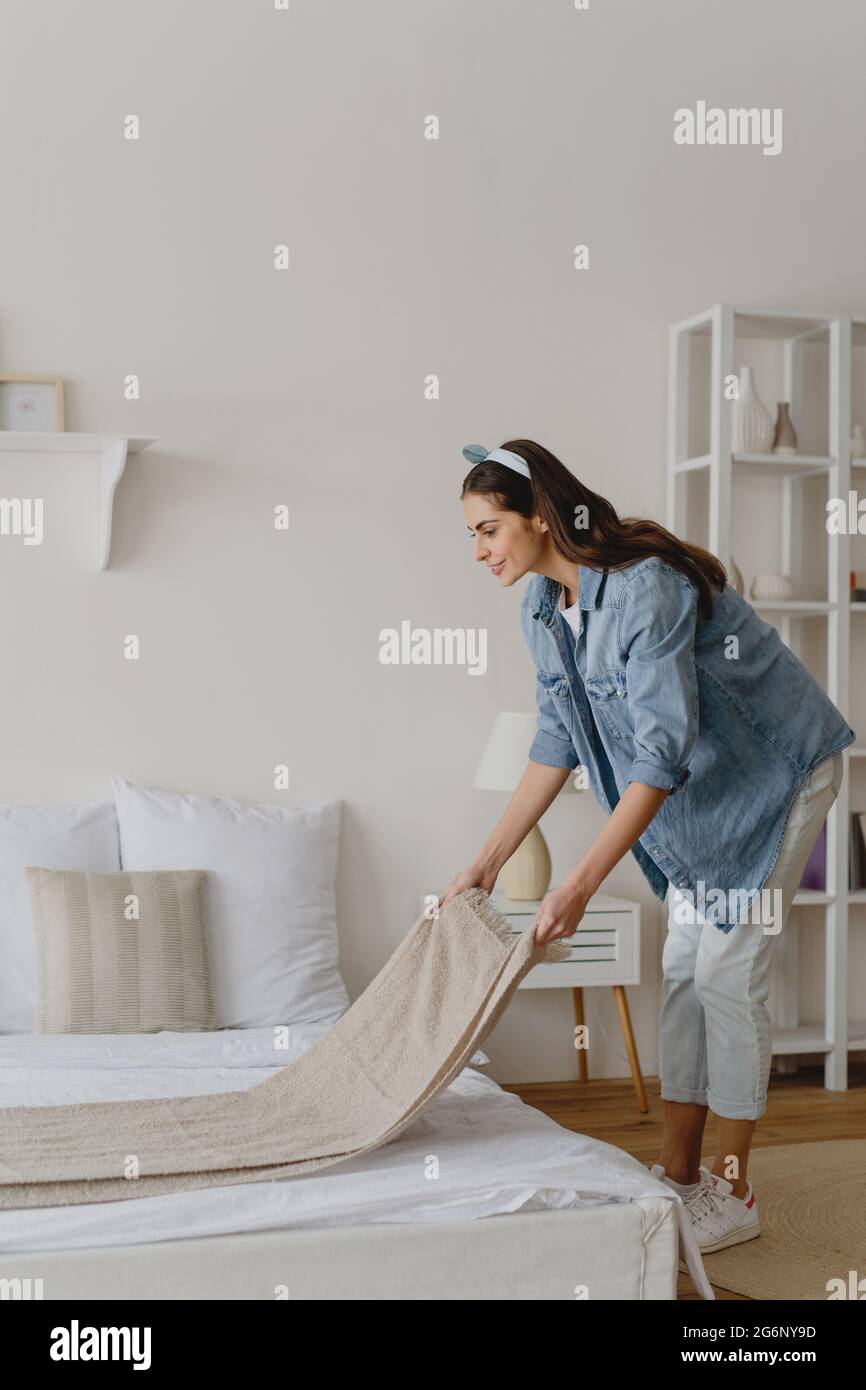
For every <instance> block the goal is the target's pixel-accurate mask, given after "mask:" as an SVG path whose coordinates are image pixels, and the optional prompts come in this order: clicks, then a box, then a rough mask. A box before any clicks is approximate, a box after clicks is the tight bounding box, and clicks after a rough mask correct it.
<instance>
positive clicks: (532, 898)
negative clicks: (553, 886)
mask: <svg viewBox="0 0 866 1390" xmlns="http://www.w3.org/2000/svg"><path fill="white" fill-rule="evenodd" d="M499 878H500V881H501V883H502V887H503V888H504V890H505V892H506V894H507V896H508V897H509V898H510V899H511V900H512V902H536V901H537V900H538V899H539V898H543V897H544V895H545V893H546V892H547V890H548V888H549V887H550V850H549V849H548V848H547V842H546V840H545V838H544V836H543V835H542V833H541V831H540V830H539V828H538V826H537V825H534V826H533V827H532V829H531V830H530V832H529V834H528V835H527V837H526V839H525V840H524V841H523V842H522V843H521V844H519V845H518V846H517V849H516V850H515V851H514V853H513V854H512V856H511V858H510V859H509V860H507V861H506V863H505V864H503V866H502V869H501V870H500V873H499Z"/></svg>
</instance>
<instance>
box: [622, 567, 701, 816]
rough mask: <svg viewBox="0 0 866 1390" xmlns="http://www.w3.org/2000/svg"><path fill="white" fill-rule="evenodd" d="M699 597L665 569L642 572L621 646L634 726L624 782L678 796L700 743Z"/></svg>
mask: <svg viewBox="0 0 866 1390" xmlns="http://www.w3.org/2000/svg"><path fill="white" fill-rule="evenodd" d="M697 604H698V591H697V589H696V588H695V586H694V585H693V584H691V583H690V582H689V580H688V579H686V577H685V575H680V574H677V573H675V572H673V571H672V570H670V569H667V568H658V567H649V568H647V569H644V570H641V571H640V572H639V573H638V574H637V575H635V577H634V579H633V580H632V581H631V582H630V583H629V584H628V586H627V587H626V590H625V592H624V595H623V603H622V611H621V613H620V626H619V645H620V650H621V651H622V653H623V655H624V656H625V657H626V668H625V673H626V687H627V693H628V703H629V711H630V713H631V717H632V722H633V726H634V758H633V760H632V763H631V766H630V768H629V771H628V781H629V782H642V783H643V784H644V785H645V786H649V787H659V788H661V789H663V790H666V791H683V790H684V789H685V784H686V782H687V781H688V779H689V777H690V776H691V773H690V772H689V768H688V764H689V762H690V760H691V758H692V755H693V753H694V751H695V747H696V745H697V741H698V677H697V670H696V668H695V631H696V625H697Z"/></svg>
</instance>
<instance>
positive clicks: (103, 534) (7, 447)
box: [0, 430, 157, 570]
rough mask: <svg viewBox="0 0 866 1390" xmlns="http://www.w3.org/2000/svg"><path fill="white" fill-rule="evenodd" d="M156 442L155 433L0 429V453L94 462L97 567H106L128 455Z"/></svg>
mask: <svg viewBox="0 0 866 1390" xmlns="http://www.w3.org/2000/svg"><path fill="white" fill-rule="evenodd" d="M156 442H157V437H156V435H153V434H147V435H138V436H136V435H127V434H81V433H78V432H75V431H72V430H57V431H54V430H51V431H42V430H0V454H2V453H6V454H37V455H38V454H70V455H71V454H89V455H91V456H92V457H93V459H94V460H95V463H96V480H97V483H96V487H97V499H96V504H97V506H98V508H99V529H98V538H97V553H96V556H95V557H94V565H95V568H96V569H97V570H106V569H108V564H109V560H110V557H111V522H112V517H113V514H114V494H115V491H116V489H117V484H118V483H119V482H120V479H121V478H122V477H123V470H124V469H125V467H126V460H127V457H128V455H129V454H138V453H141V451H142V449H146V448H147V447H148V445H150V444H155V443H156Z"/></svg>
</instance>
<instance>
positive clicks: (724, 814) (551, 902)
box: [442, 439, 855, 1251]
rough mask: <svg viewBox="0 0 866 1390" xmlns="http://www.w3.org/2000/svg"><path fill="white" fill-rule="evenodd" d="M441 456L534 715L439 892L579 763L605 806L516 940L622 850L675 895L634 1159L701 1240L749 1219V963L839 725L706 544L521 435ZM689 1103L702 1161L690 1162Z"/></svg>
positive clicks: (777, 906) (762, 1075)
mask: <svg viewBox="0 0 866 1390" xmlns="http://www.w3.org/2000/svg"><path fill="white" fill-rule="evenodd" d="M463 453H464V455H465V457H466V458H467V459H468V460H469V461H470V462H472V463H473V464H474V467H473V468H472V470H471V472H470V473H469V474H468V475H467V477H466V479H465V481H464V483H463V492H462V501H463V510H464V513H465V516H466V521H467V523H468V526H469V530H470V532H471V533H472V534H473V536H474V538H475V558H476V559H477V560H480V561H481V562H482V563H484V564H486V565H487V566H488V568H489V569H490V572H491V574H492V575H493V576H494V577H495V578H496V579H497V580H498V582H499V584H500V585H501V586H503V587H504V588H510V587H511V585H512V584H516V583H517V581H518V580H519V579H522V578H523V576H524V575H526V574H529V573H531V574H532V575H533V577H532V578H531V579H530V581H529V584H528V585H527V586H526V589H525V592H524V596H523V601H522V606H521V623H522V627H523V631H524V635H525V636H526V639H527V642H528V645H529V649H530V652H531V653H532V658H533V661H534V663H535V666H536V669H537V683H536V697H537V704H538V730H537V733H536V736H535V738H534V740H533V743H532V746H531V747H530V749H529V753H528V758H529V761H528V765H527V768H526V770H525V772H524V773H523V776H522V777H521V780H520V782H519V784H518V786H517V788H516V790H515V792H514V795H513V796H512V798H511V800H510V802H509V804H508V807H507V809H506V811H505V813H504V815H503V816H502V818H501V820H500V821H499V823H498V824H497V825H496V827H495V829H494V830H493V833H492V834H491V836H490V838H489V839H488V840H487V842H486V844H484V845H483V846H482V848H481V850H480V851H479V853H478V855H477V856H476V858H475V860H474V862H473V863H472V864H471V865H470V866H469V868H468V869H465V870H464V871H463V872H462V873H461V874H458V875H457V877H456V878H455V879H454V880H453V881H452V883H451V884H450V885H449V887H448V889H447V890H446V892H445V894H444V895H443V897H442V903H443V904H444V903H445V902H447V901H448V899H449V898H451V897H453V896H454V895H455V894H456V893H460V892H462V891H463V890H464V889H466V888H471V887H476V886H479V887H482V888H485V889H487V891H488V892H489V891H491V890H492V889H493V886H494V884H495V882H496V878H497V875H498V873H499V870H500V869H501V867H502V865H503V864H504V863H505V861H506V860H507V859H508V858H509V856H510V855H511V854H512V853H513V852H514V850H515V849H516V848H517V846H518V845H519V844H520V843H521V842H522V841H523V839H524V838H525V836H526V835H527V833H528V832H529V830H530V829H531V828H532V826H534V825H535V824H536V822H537V821H538V820H539V819H540V817H541V816H542V815H543V814H544V812H545V811H546V810H547V808H548V807H549V806H550V804H551V802H552V801H553V799H554V797H555V796H556V795H557V793H558V792H559V791H560V789H561V787H562V786H563V784H564V783H565V782H566V780H567V779H568V775H569V770H570V769H573V768H575V767H577V766H581V767H583V768H585V769H586V775H587V776H588V778H589V783H590V785H591V787H592V790H593V793H594V795H595V797H596V800H597V801H598V802H599V803H600V804H601V806H603V807H604V809H605V810H606V811H608V812H610V813H611V815H610V820H609V821H608V823H607V824H606V826H605V828H604V829H603V830H602V832H601V834H600V835H599V836H598V837H597V839H596V840H595V842H594V843H593V844H592V845H590V847H589V848H588V849H587V850H586V852H585V853H584V854H583V856H582V857H581V859H580V860H579V862H578V863H577V864H576V866H575V867H574V868H573V869H572V870H571V872H570V873H569V874H568V875H567V876H566V878H565V879H564V880H563V882H562V883H561V884H560V885H559V886H558V887H556V888H554V889H553V891H551V892H549V893H548V894H547V896H546V897H545V898H544V900H543V902H542V904H541V906H540V909H539V912H538V917H537V922H536V925H535V941H536V942H537V944H539V945H542V944H544V943H545V942H548V941H552V940H555V939H556V938H559V937H565V936H572V935H573V934H574V932H575V931H576V930H577V926H578V923H579V922H580V920H581V918H582V916H583V914H584V911H585V909H586V905H587V903H588V901H589V899H590V898H591V897H592V895H593V894H594V893H596V892H597V891H598V890H599V888H600V887H601V885H602V883H603V882H604V880H605V878H606V877H607V875H608V874H609V873H610V871H611V869H612V868H613V867H614V865H615V864H617V863H618V862H619V860H620V859H621V858H622V857H623V855H624V854H625V853H626V851H628V850H631V852H632V854H633V855H634V856H635V858H636V860H637V862H638V864H639V865H640V867H641V870H642V871H643V873H644V875H645V877H646V878H647V880H648V882H649V884H650V887H651V888H652V889H653V892H654V893H655V894H656V896H657V897H658V898H659V899H660V901H662V902H663V901H664V900H665V898H666V895H667V892H668V889H669V887H671V886H673V888H674V889H675V895H674V898H673V901H672V903H671V911H670V914H669V926H668V935H667V938H666V941H665V947H664V953H663V957H662V968H663V976H664V1002H663V1007H662V1017H661V1028H660V1075H661V1096H662V1099H663V1101H664V1132H663V1137H662V1148H661V1154H660V1157H659V1163H658V1164H657V1165H655V1166H654V1167H653V1172H654V1173H655V1174H656V1176H658V1177H659V1178H661V1179H662V1180H663V1181H665V1182H668V1183H669V1184H670V1185H671V1186H673V1187H674V1188H675V1189H676V1190H677V1191H678V1192H679V1193H680V1194H681V1196H682V1197H683V1199H684V1201H685V1203H686V1206H687V1208H688V1210H689V1213H690V1216H691V1218H692V1222H693V1224H694V1228H695V1233H696V1236H697V1239H698V1242H699V1244H700V1245H701V1248H702V1249H703V1250H705V1251H710V1250H719V1249H721V1248H722V1247H723V1246H726V1245H731V1244H734V1243H737V1242H739V1241H742V1240H748V1239H750V1238H752V1237H753V1236H756V1235H758V1234H759V1232H760V1227H759V1224H758V1211H757V1205H756V1202H755V1199H754V1196H753V1194H752V1189H751V1184H750V1183H749V1182H748V1179H747V1177H746V1168H747V1164H748V1156H749V1148H750V1145H751V1141H752V1135H753V1132H754V1128H755V1122H756V1120H757V1119H758V1118H759V1117H760V1116H761V1115H762V1114H763V1113H764V1110H765V1108H766V1093H767V1084H768V1080H769V1071H770V1058H771V1040H770V1019H769V1014H768V1011H767V1008H766V1003H765V1001H766V998H767V994H768V991H769V965H770V958H771V955H772V952H773V949H774V945H775V942H776V941H777V939H778V936H779V934H780V931H781V928H782V925H783V923H784V920H785V917H786V915H787V912H788V909H789V908H790V905H791V900H792V898H793V896H794V894H795V892H796V891H797V887H798V885H799V883H800V879H801V876H802V872H803V869H804V866H805V864H806V860H807V859H808V857H809V854H810V852H811V850H812V847H813V845H814V843H815V841H816V839H817V837H818V834H819V832H820V829H821V826H822V824H823V822H824V819H825V817H826V814H827V812H828V811H829V809H830V807H831V805H832V804H833V802H834V800H835V799H836V795H837V793H838V790H839V785H840V782H841V778H842V767H843V764H842V753H841V749H843V748H845V747H846V746H847V745H848V744H850V743H851V742H853V740H854V737H855V734H854V730H853V729H852V728H851V727H850V726H849V725H848V724H847V723H846V721H845V719H844V718H843V717H842V715H841V713H840V711H839V710H838V709H837V708H836V706H835V705H834V704H833V702H832V701H831V700H830V699H829V698H828V696H827V695H826V694H825V692H824V691H823V690H822V689H821V687H820V685H819V684H818V683H817V681H815V680H814V679H813V678H812V676H811V675H810V674H809V672H808V671H807V670H806V668H805V666H803V665H802V663H801V662H800V661H799V660H798V659H797V657H796V656H794V654H793V653H792V652H791V651H790V650H789V648H788V647H787V646H786V645H785V644H784V643H783V642H782V640H781V638H780V637H779V635H778V633H777V632H776V631H775V629H774V628H773V627H771V626H770V625H769V624H768V623H765V622H764V621H763V620H762V619H761V618H759V617H758V615H757V614H756V613H755V611H754V609H753V608H752V607H751V605H750V604H749V603H747V602H746V601H745V600H744V599H743V598H741V597H740V595H739V594H737V593H735V592H734V591H733V590H732V589H731V588H730V587H729V586H728V585H727V577H726V573H725V569H724V566H723V565H722V564H721V563H720V562H719V561H718V560H717V559H716V558H715V557H714V556H713V555H711V554H710V553H709V552H708V551H706V550H702V549H701V548H700V547H698V546H693V545H688V544H687V543H686V542H685V541H681V540H679V539H678V538H677V537H676V536H674V535H672V534H671V532H670V531H667V530H665V528H664V527H663V526H659V525H657V524H656V523H655V522H653V521H647V520H636V519H634V518H619V517H618V516H617V514H616V512H615V510H614V508H613V507H612V506H611V504H610V502H608V501H606V500H605V498H603V497H601V496H599V495H598V493H595V492H592V491H590V489H589V488H587V487H586V486H584V484H583V483H581V482H579V480H578V479H577V478H575V477H574V476H573V474H571V473H569V471H568V469H567V468H565V467H564V465H563V464H562V463H560V461H559V460H558V459H557V458H555V457H554V456H553V454H551V453H550V452H549V451H548V450H547V449H544V448H542V446H541V445H540V444H536V443H534V442H533V441H532V440H528V439H515V440H511V441H509V442H508V443H507V444H506V445H504V446H503V447H502V448H500V449H494V450H493V451H492V452H491V453H487V451H486V450H484V449H483V448H481V447H480V446H478V445H472V446H469V447H468V448H466V449H464V450H463ZM762 890H763V891H762ZM708 1107H709V1108H712V1110H713V1111H714V1112H715V1114H716V1116H717V1117H718V1154H717V1156H716V1160H715V1163H714V1164H713V1168H712V1171H709V1170H708V1169H706V1168H704V1167H703V1166H702V1165H701V1162H700V1159H701V1142H702V1137H703V1131H704V1125H705V1122H706V1116H707V1109H708Z"/></svg>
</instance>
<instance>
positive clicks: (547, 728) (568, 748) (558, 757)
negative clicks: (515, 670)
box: [529, 676, 580, 767]
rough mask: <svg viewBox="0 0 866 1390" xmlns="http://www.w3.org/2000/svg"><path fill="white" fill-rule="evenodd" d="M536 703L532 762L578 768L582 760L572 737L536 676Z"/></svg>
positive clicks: (539, 678) (548, 765)
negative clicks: (536, 726)
mask: <svg viewBox="0 0 866 1390" xmlns="http://www.w3.org/2000/svg"><path fill="white" fill-rule="evenodd" d="M535 701H536V704H537V706H538V730H537V732H536V735H535V738H534V739H533V740H532V746H531V748H530V750H529V760H530V762H533V763H544V764H545V765H546V766H547V767H578V766H579V763H580V759H579V758H578V756H577V750H576V749H575V746H574V744H573V743H572V741H571V735H570V734H569V732H568V730H567V728H566V727H565V725H564V724H563V722H562V720H561V718H560V716H559V712H558V710H557V708H556V704H555V702H554V699H553V696H552V695H551V693H550V691H549V690H548V689H547V687H546V686H545V685H543V684H542V681H541V677H540V676H536V682H535Z"/></svg>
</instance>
